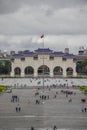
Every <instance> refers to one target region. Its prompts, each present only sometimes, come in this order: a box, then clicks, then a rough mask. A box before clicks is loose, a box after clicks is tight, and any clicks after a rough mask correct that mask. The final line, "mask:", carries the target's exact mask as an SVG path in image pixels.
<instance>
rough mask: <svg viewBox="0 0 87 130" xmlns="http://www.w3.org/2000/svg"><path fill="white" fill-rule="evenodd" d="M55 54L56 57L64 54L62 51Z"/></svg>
mask: <svg viewBox="0 0 87 130" xmlns="http://www.w3.org/2000/svg"><path fill="white" fill-rule="evenodd" d="M53 54H54V55H63V54H64V53H63V52H62V51H55V52H54V53H53Z"/></svg>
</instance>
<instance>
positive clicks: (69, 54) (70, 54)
mask: <svg viewBox="0 0 87 130" xmlns="http://www.w3.org/2000/svg"><path fill="white" fill-rule="evenodd" d="M65 55H66V56H74V55H73V54H65Z"/></svg>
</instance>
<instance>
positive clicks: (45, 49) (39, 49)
mask: <svg viewBox="0 0 87 130" xmlns="http://www.w3.org/2000/svg"><path fill="white" fill-rule="evenodd" d="M35 52H39V53H40V52H53V50H50V49H49V48H38V49H37V50H35Z"/></svg>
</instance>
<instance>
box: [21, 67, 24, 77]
mask: <svg viewBox="0 0 87 130" xmlns="http://www.w3.org/2000/svg"><path fill="white" fill-rule="evenodd" d="M24 76H25V74H24V68H23V67H21V77H24Z"/></svg>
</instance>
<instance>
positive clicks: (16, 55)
mask: <svg viewBox="0 0 87 130" xmlns="http://www.w3.org/2000/svg"><path fill="white" fill-rule="evenodd" d="M13 56H15V57H20V56H22V55H21V54H14V55H13Z"/></svg>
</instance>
